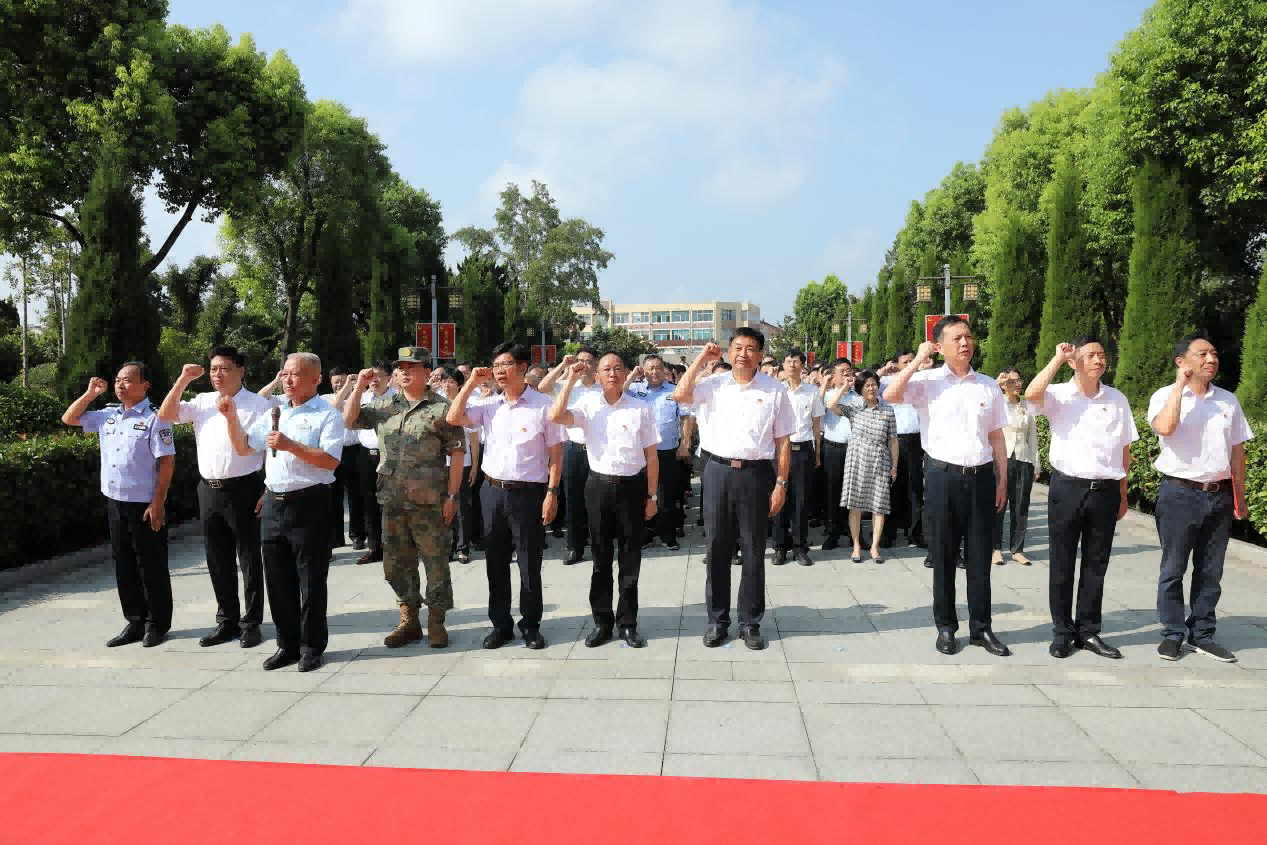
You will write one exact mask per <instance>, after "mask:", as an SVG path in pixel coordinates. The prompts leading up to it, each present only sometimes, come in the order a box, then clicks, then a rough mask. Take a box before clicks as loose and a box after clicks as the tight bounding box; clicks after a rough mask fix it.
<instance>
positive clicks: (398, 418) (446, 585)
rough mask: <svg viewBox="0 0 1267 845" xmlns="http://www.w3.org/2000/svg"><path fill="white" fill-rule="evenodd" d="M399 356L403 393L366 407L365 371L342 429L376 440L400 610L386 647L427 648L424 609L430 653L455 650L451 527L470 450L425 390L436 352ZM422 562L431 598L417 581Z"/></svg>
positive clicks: (443, 404)
mask: <svg viewBox="0 0 1267 845" xmlns="http://www.w3.org/2000/svg"><path fill="white" fill-rule="evenodd" d="M396 355H397V358H396V373H397V377H396V378H397V384H398V387H399V388H400V389H399V391H397V392H396V393H394V394H392V395H391V396H384V397H381V398H379V399H375V400H374V401H372V402H369V403H368V404H366V405H362V404H361V396H362V394H363V393H364V391H365V389H366V388H367V387H369V386H370V385H371V384H372V383H373V382H374V379H375V371H374V370H362V371H361V374H360V376H359V377H358V379H357V385H356V388H355V389H354V390H353V392H352V395H351V397H349V399H348V401H347V403H346V405H345V407H344V409H343V421H344V423H345V424H346V425H347V427H348V428H350V429H369V428H373V429H374V430H375V431H376V432H377V434H378V450H379V463H378V484H377V487H378V501H379V503H380V504H381V505H382V512H383V575H384V577H385V578H386V579H387V583H388V584H391V586H392V589H393V590H395V592H396V602H397V604H399V605H400V624H399V625H397V626H396V628H395V630H393V631H392V632H391V633H390V634H388V635H387V637H386V639H384V640H383V645H385V646H387V647H388V648H399V647H400V646H403V645H408V644H409V643H416V642H418V641H419V640H421V639H422V623H421V622H420V621H419V619H418V613H419V611H420V609H421V607H422V605H423V604H425V605H427V638H428V639H429V640H430V641H431V647H432V648H444V647H445V646H447V645H448V644H449V635H448V632H447V631H445V629H444V617H445V614H446V613H447V612H448V610H449V609H450V608H452V607H453V582H452V580H451V578H450V575H449V546H450V543H451V533H450V530H449V526H450V524H452V522H453V518H454V516H455V515H456V513H457V507H458V494H459V492H460V490H461V487H462V473H463V471H464V468H463V466H462V457H463V455H464V453H465V451H466V442H465V437H464V436H463V433H462V429H460V428H457V427H456V426H452V425H449V424H448V423H447V422H445V419H444V418H445V415H446V414H447V413H448V411H449V403H448V400H446V399H444V398H443V397H442V396H440V395H439V394H438V393H436V392H435V391H433V390H431V389H429V388H428V386H427V382H428V380H429V379H430V377H431V352H430V351H428V350H427V349H425V348H423V347H421V346H402V347H401V348H400V349H398V350H397V351H396ZM446 457H447V458H449V459H450V461H449V466H447V467H446V466H445V458H446ZM420 556H421V557H422V562H423V568H424V570H425V571H426V573H427V592H426V595H423V594H422V592H421V583H420V580H419V577H418V558H419V557H420Z"/></svg>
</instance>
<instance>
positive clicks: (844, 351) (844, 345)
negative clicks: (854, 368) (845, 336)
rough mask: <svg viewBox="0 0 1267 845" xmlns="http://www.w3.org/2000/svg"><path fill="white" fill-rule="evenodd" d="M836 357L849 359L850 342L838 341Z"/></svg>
mask: <svg viewBox="0 0 1267 845" xmlns="http://www.w3.org/2000/svg"><path fill="white" fill-rule="evenodd" d="M836 357H837V358H848V357H849V341H847V340H838V341H836Z"/></svg>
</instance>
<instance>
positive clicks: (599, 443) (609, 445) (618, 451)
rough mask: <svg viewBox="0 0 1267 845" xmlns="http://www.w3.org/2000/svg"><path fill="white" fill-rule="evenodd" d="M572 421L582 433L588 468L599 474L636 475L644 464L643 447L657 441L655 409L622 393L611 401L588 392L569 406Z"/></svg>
mask: <svg viewBox="0 0 1267 845" xmlns="http://www.w3.org/2000/svg"><path fill="white" fill-rule="evenodd" d="M572 419H573V425H571V426H568V428H569V429H571V428H579V429H581V430H582V431H583V432H584V433H585V448H586V453H587V455H588V457H589V465H590V469H592V470H593V471H594V472H601V473H602V474H603V475H637V474H638V473H640V472H642V470H643V469H644V468H645V467H646V466H647V456H646V453H645V452H644V451H643V450H644V449H646V448H647V447H648V446H657V445H659V443H660V432H659V431H658V430H657V428H656V418H655V411H654V410H652V408H651V405H650V404H649V403H647V402H644V401H643V400H641V399H635V398H634V397H632V396H629V395H627V394H625V393H623V392H622V393H621V397H620V398H619V399H617V400H616V402H615V404H611V403H609V402H608V401H607V398H606V397H605V396H604V395H603V393H602V391H598V392H591V393H589V394H587V395H586V396H585V398H584V399H583V400H582V401H580V402H578V403H577V404H576V407H574V408H572Z"/></svg>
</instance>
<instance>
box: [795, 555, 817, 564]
mask: <svg viewBox="0 0 1267 845" xmlns="http://www.w3.org/2000/svg"><path fill="white" fill-rule="evenodd" d="M796 562H797V563H799V564H800V565H801V566H813V565H814V561H812V560H810V559H809V552H806V551H800V552H797V553H796Z"/></svg>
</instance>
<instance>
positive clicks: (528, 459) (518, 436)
mask: <svg viewBox="0 0 1267 845" xmlns="http://www.w3.org/2000/svg"><path fill="white" fill-rule="evenodd" d="M551 404H552V401H551V399H550V397H549V396H546V395H544V394H542V393H538V392H537V391H535V390H533V389H532V388H531V387H527V386H525V387H524V392H523V394H522V395H521V396H520V397H519V400H518V401H517V402H514V403H511V402H509V401H507V399H506V396H505V394H500V395H494V396H490V397H488V398H487V399H485V400H484V401H482V402H480V403H478V404H473V405H472V404H468V405H467V406H466V415H467V416H468V417H470V419H471V421H472V422H473V423H475V424H476V425H478V426H481V427H483V429H484V459H483V467H484V474H485V475H487V476H488V477H489V478H495V479H497V480H498V481H532V482H540V483H545V482H547V481H549V480H550V447H551V446H557V445H558V444H560V443H562V442H563V441H564V440H567V436H566V435H565V434H564V433H563V426H561V425H556V424H555V423H552V422H550V420H549V419H547V418H546V415H547V414H548V413H549V411H550V405H551Z"/></svg>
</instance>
